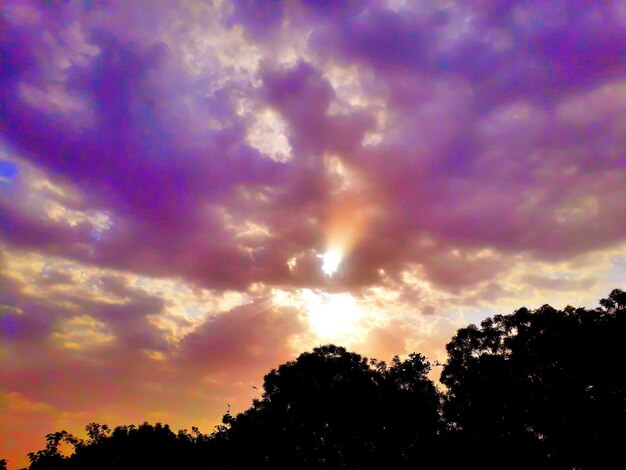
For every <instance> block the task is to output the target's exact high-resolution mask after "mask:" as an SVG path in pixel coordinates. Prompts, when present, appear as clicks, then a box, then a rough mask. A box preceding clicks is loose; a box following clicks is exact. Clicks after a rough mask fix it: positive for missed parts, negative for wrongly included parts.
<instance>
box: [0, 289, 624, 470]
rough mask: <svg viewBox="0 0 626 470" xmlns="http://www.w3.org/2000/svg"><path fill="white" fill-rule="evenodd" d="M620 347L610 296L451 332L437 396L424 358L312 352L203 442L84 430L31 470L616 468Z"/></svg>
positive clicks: (42, 453)
mask: <svg viewBox="0 0 626 470" xmlns="http://www.w3.org/2000/svg"><path fill="white" fill-rule="evenodd" d="M625 337H626V292H624V291H622V290H620V289H615V290H613V291H612V292H611V293H610V295H609V296H608V297H607V298H605V299H602V300H601V301H600V307H598V308H596V309H586V308H574V307H566V308H564V309H562V310H557V309H554V308H552V307H550V306H549V305H544V306H542V307H540V308H538V309H535V310H529V309H527V308H520V309H518V310H516V311H515V312H513V313H512V314H509V315H495V316H493V317H489V318H487V319H485V320H484V321H483V322H481V323H480V325H479V326H477V325H470V326H468V327H465V328H461V329H460V330H458V331H457V333H456V335H455V336H454V337H453V338H452V340H451V341H450V342H449V343H448V344H447V346H446V350H447V354H448V359H447V362H446V363H445V364H444V365H443V369H442V373H441V383H442V384H443V387H442V388H441V389H438V388H437V387H436V386H435V384H434V383H433V382H432V381H431V380H430V379H429V378H428V374H429V372H430V371H431V367H432V366H431V364H430V363H429V362H428V360H427V359H426V358H425V357H424V356H423V355H421V354H416V353H413V354H410V355H409V356H408V357H407V358H405V359H400V358H399V357H395V358H394V359H393V360H392V361H391V362H390V363H389V364H387V363H385V362H382V361H377V360H375V359H368V358H366V357H363V356H361V355H359V354H356V353H353V352H349V351H347V350H346V349H345V348H343V347H340V346H335V345H326V346H321V347H318V348H315V349H314V350H313V351H311V352H305V353H303V354H301V355H300V356H299V357H298V358H297V359H295V360H293V361H289V362H287V363H285V364H282V365H281V366H279V367H278V368H276V369H273V370H271V371H270V372H269V373H268V374H267V375H266V376H265V378H264V384H263V394H262V397H261V398H259V399H255V400H253V403H252V406H251V407H250V408H249V409H247V410H246V411H244V412H243V413H239V414H237V415H236V416H233V415H231V414H230V412H228V413H226V414H225V415H224V416H223V419H222V424H220V425H219V426H217V427H216V428H215V429H214V431H213V432H211V433H210V434H203V433H201V432H200V431H199V430H198V429H197V428H192V429H191V431H188V430H181V431H178V432H177V433H175V432H174V431H173V430H172V429H170V427H169V426H168V425H167V424H161V423H157V424H154V425H153V424H149V423H143V424H141V425H139V426H134V425H128V426H118V427H115V428H110V427H109V426H107V425H106V424H97V423H90V424H89V425H87V427H86V431H87V438H86V439H79V438H77V437H75V436H73V435H71V434H69V433H67V432H65V431H59V432H55V433H51V434H48V435H47V436H46V445H45V448H44V449H42V450H39V451H37V452H33V453H30V454H29V455H28V456H29V459H30V466H29V467H28V469H29V470H72V469H96V470H98V469H161V468H172V469H178V468H203V469H224V470H229V469H248V468H255V469H258V468H260V469H270V468H271V469H277V468H292V469H378V468H390V469H408V468H420V467H421V468H435V467H436V468H482V469H502V468H507V469H516V468H520V469H522V468H555V469H561V468H562V469H594V468H622V467H624V466H625V465H626V463H625V462H626V460H625V459H624V452H623V451H622V446H623V444H624V442H626V380H625V379H626V374H625V371H626V368H625V367H624V364H625V363H626V362H625V359H626V342H625V341H624V339H625ZM620 371H621V372H620ZM63 443H65V444H69V445H71V446H72V448H73V453H72V454H71V455H69V456H67V455H64V454H62V453H61V451H60V446H61V445H62V444H63ZM3 467H6V462H4V461H0V469H2V468H3Z"/></svg>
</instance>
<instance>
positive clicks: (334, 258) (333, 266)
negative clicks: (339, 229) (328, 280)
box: [318, 250, 343, 277]
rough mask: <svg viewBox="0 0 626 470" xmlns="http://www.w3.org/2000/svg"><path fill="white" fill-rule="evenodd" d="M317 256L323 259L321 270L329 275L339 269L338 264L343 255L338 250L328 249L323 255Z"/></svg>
mask: <svg viewBox="0 0 626 470" xmlns="http://www.w3.org/2000/svg"><path fill="white" fill-rule="evenodd" d="M318 256H319V257H320V258H322V260H323V261H324V263H323V264H322V271H324V274H326V275H327V276H329V277H330V276H332V275H333V274H335V273H336V272H337V269H339V264H340V263H341V260H342V259H343V255H342V253H341V251H339V250H329V251H327V252H326V253H324V254H323V255H318Z"/></svg>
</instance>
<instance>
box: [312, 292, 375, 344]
mask: <svg viewBox="0 0 626 470" xmlns="http://www.w3.org/2000/svg"><path fill="white" fill-rule="evenodd" d="M301 296H302V299H303V300H304V302H305V308H306V310H307V312H308V320H309V325H310V327H311V330H312V331H313V332H314V333H315V334H316V335H317V336H318V337H319V338H324V339H327V340H331V339H332V340H338V339H346V338H347V337H350V336H354V335H356V334H357V333H358V332H359V331H360V329H361V326H360V320H362V319H363V318H364V317H365V315H364V313H363V310H362V309H361V307H360V306H359V305H358V304H357V302H356V300H355V299H354V297H352V296H351V295H350V294H328V293H325V292H318V291H313V290H311V289H303V290H302V292H301Z"/></svg>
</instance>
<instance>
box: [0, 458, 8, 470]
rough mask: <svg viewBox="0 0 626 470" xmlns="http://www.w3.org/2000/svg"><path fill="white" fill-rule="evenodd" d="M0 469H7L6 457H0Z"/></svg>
mask: <svg viewBox="0 0 626 470" xmlns="http://www.w3.org/2000/svg"><path fill="white" fill-rule="evenodd" d="M0 470H7V461H6V459H0Z"/></svg>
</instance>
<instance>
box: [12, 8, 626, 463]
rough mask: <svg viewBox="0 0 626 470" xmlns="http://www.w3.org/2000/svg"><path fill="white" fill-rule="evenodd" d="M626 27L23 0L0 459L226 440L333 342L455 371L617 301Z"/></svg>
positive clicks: (563, 16) (605, 15)
mask: <svg viewBox="0 0 626 470" xmlns="http://www.w3.org/2000/svg"><path fill="white" fill-rule="evenodd" d="M625 38H626V8H624V6H623V3H622V2H618V1H617V0H614V1H590V2H568V1H566V0H554V1H550V2H534V1H521V0H520V1H516V2H501V1H478V0H476V1H470V2H460V1H454V0H453V1H450V2H445V3H441V2H437V1H431V0H423V1H422V0H415V1H406V2H405V1H401V0H386V1H373V0H372V1H368V0H358V1H354V2H330V3H326V2H319V1H313V0H298V1H292V2H283V1H277V2H271V3H269V2H263V1H260V0H259V1H239V0H232V1H228V0H222V1H217V0H216V1H213V2H211V1H208V2H199V1H193V0H190V1H179V2H168V1H141V0H133V1H129V2H86V1H85V2H80V1H71V2H37V1H21V0H7V1H5V2H2V5H0V436H2V439H0V458H8V459H9V460H10V463H9V465H10V466H9V468H11V469H13V468H19V467H22V466H25V465H26V464H27V460H26V454H27V453H28V452H31V451H34V450H35V449H39V448H41V447H42V442H43V441H42V436H44V435H45V434H46V433H49V432H53V431H55V430H58V429H66V430H67V431H69V432H71V433H74V434H77V435H78V434H80V433H81V432H82V429H83V427H84V425H85V424H86V423H87V422H94V421H95V422H106V423H109V424H111V425H117V424H128V423H140V422H143V421H150V422H155V421H162V422H167V423H169V424H170V425H171V426H172V428H174V429H182V428H190V427H191V426H192V425H194V426H199V427H200V428H201V429H202V430H203V431H205V432H206V431H207V430H210V429H212V427H213V426H214V425H215V424H217V423H218V422H219V421H220V418H221V416H222V415H223V414H224V413H225V411H226V405H227V404H229V408H230V406H231V405H232V411H233V412H234V413H237V412H239V411H243V410H245V409H246V408H248V407H249V406H250V404H251V403H252V399H253V398H257V397H259V396H260V393H261V392H260V391H259V389H260V388H261V387H260V386H261V384H262V381H263V376H264V374H265V373H267V372H268V371H269V370H270V369H272V368H274V367H276V366H278V365H279V364H281V363H284V362H285V361H287V360H290V359H293V358H295V357H297V356H298V355H299V354H300V353H301V352H303V351H308V350H311V349H312V348H313V347H315V346H318V345H321V344H329V343H333V344H339V345H341V346H345V347H346V348H348V349H349V350H351V351H355V352H357V353H359V354H362V355H363V356H367V357H375V358H378V359H380V360H385V361H389V360H390V359H391V357H393V356H395V355H399V356H401V357H406V355H408V354H409V353H411V352H418V353H422V354H424V355H425V356H427V357H428V359H429V360H430V361H431V362H434V361H439V362H441V363H443V362H445V358H446V354H445V345H446V343H447V342H448V341H449V340H450V338H452V336H453V335H454V333H455V332H456V331H457V329H459V328H461V327H464V326H466V325H467V324H470V323H479V322H480V321H481V320H482V319H484V318H486V317H488V316H491V315H494V314H508V313H511V312H513V311H514V310H515V309H517V308H520V307H523V306H525V307H528V308H531V309H532V308H538V307H540V306H541V305H543V304H550V305H552V306H553V307H555V308H557V309H560V308H563V307H565V306H566V305H570V304H571V305H573V306H575V307H588V308H594V307H596V306H597V305H598V300H599V299H601V298H602V297H604V296H606V295H607V294H608V293H609V292H610V291H611V290H612V289H614V288H624V280H625V279H626V204H624V200H625V196H626V140H625V139H624V134H625V133H624V129H625V128H624V123H625V119H626V117H625V113H624V110H625V109H626V75H625V74H624V70H625V65H626V41H625V40H624V39H625ZM433 374H434V373H433ZM433 378H435V379H438V376H434V375H433ZM436 381H437V382H438V380H436ZM254 387H257V388H254Z"/></svg>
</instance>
